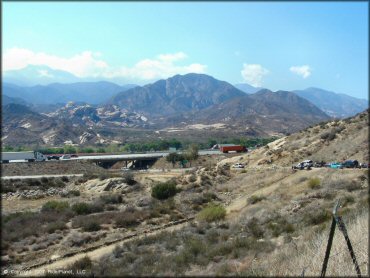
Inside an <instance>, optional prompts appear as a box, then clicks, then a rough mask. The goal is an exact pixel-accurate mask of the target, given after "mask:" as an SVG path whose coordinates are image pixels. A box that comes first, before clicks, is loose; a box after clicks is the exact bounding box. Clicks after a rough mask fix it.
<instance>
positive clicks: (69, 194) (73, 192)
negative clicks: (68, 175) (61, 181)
mask: <svg viewBox="0 0 370 278" xmlns="http://www.w3.org/2000/svg"><path fill="white" fill-rule="evenodd" d="M80 195H81V193H80V190H70V191H68V196H80Z"/></svg>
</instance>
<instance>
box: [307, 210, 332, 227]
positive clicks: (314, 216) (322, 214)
mask: <svg viewBox="0 0 370 278" xmlns="http://www.w3.org/2000/svg"><path fill="white" fill-rule="evenodd" d="M331 218H332V215H331V213H329V212H328V211H324V210H316V211H312V212H309V213H307V214H305V215H304V217H303V220H304V222H306V223H308V224H310V225H318V224H321V223H324V222H326V221H328V220H330V219H331Z"/></svg>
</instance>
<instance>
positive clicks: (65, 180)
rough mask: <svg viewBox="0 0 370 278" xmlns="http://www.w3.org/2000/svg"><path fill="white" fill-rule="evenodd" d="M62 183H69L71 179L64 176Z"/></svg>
mask: <svg viewBox="0 0 370 278" xmlns="http://www.w3.org/2000/svg"><path fill="white" fill-rule="evenodd" d="M60 179H61V180H62V182H69V178H68V177H67V176H63V177H61V178H60Z"/></svg>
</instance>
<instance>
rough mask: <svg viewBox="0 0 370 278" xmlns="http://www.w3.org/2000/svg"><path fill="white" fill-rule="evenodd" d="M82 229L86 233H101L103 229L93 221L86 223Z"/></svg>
mask: <svg viewBox="0 0 370 278" xmlns="http://www.w3.org/2000/svg"><path fill="white" fill-rule="evenodd" d="M82 229H83V230H84V231H85V232H94V231H99V230H100V229H101V227H100V225H99V223H98V222H95V221H91V222H89V221H88V222H86V223H85V225H84V226H82Z"/></svg>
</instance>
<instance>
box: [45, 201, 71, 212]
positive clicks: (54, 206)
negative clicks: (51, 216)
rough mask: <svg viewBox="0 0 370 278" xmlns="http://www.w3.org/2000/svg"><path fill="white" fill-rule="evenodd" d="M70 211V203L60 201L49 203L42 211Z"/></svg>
mask: <svg viewBox="0 0 370 278" xmlns="http://www.w3.org/2000/svg"><path fill="white" fill-rule="evenodd" d="M67 209H69V203H68V202H58V201H49V202H47V203H45V204H44V205H43V206H42V208H41V211H58V212H61V211H65V210H67Z"/></svg>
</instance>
